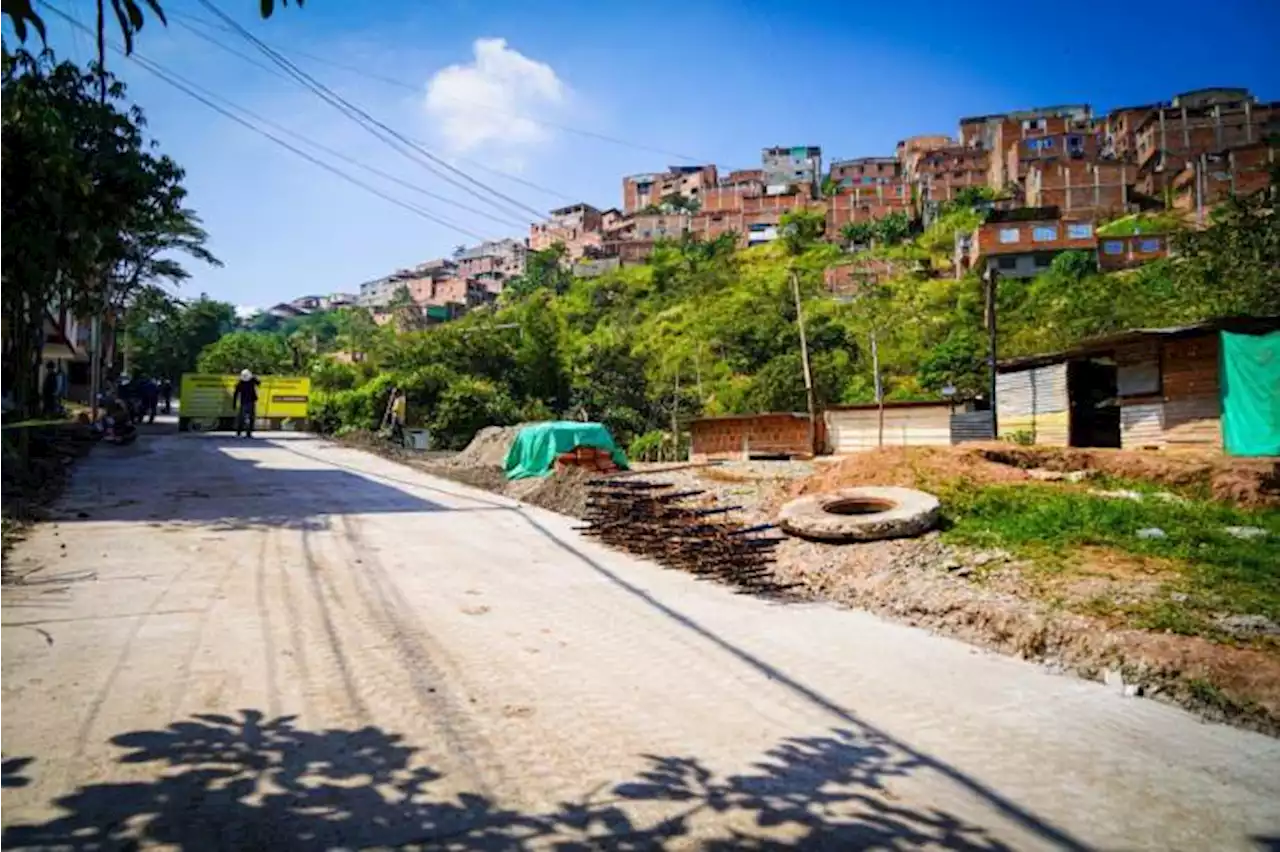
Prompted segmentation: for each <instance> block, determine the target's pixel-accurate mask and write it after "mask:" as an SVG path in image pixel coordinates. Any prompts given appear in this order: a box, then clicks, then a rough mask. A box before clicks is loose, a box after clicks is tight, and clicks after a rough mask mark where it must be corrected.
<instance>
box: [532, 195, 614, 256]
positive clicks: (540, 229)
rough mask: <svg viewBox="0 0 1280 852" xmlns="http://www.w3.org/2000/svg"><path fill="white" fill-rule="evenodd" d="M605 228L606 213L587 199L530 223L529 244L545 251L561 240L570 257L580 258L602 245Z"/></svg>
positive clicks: (534, 249)
mask: <svg viewBox="0 0 1280 852" xmlns="http://www.w3.org/2000/svg"><path fill="white" fill-rule="evenodd" d="M613 212H615V213H616V211H613ZM603 230H604V214H603V213H602V212H601V211H600V210H598V209H597V208H595V207H593V206H591V205H590V204H586V203H579V204H571V205H569V206H568V207H561V208H559V209H558V210H552V211H551V218H550V219H548V220H547V221H545V222H538V223H536V224H534V225H531V226H530V227H529V248H530V250H532V251H545V250H546V249H549V248H551V247H552V246H553V245H555V244H556V243H561V244H563V245H564V247H565V249H566V250H567V252H568V258H569V260H577V259H578V258H580V257H582V256H583V255H584V254H586V252H587V251H588V250H589V249H591V248H593V247H598V246H599V245H600V243H601V242H602V241H603Z"/></svg>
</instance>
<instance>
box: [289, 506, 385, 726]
mask: <svg viewBox="0 0 1280 852" xmlns="http://www.w3.org/2000/svg"><path fill="white" fill-rule="evenodd" d="M310 533H311V531H310V530H308V529H307V528H306V527H303V528H302V531H301V542H302V559H303V566H302V567H303V571H305V572H306V575H307V583H308V584H309V585H310V587H311V598H312V600H314V601H315V603H316V606H317V608H318V609H319V612H320V621H321V624H322V626H323V628H324V635H325V641H326V642H327V643H328V645H329V649H330V650H331V651H332V652H333V656H334V663H335V664H336V665H337V667H338V676H339V677H340V678H341V679H342V687H343V691H344V693H345V694H346V696H347V702H348V703H349V704H350V705H351V709H352V711H353V712H354V713H356V715H357V716H359V717H360V719H361V720H362V721H365V722H368V721H369V720H370V715H369V707H368V705H367V704H365V703H364V699H363V698H361V697H360V692H359V690H358V689H357V688H356V682H355V678H354V677H353V676H352V673H351V662H350V660H349V659H348V658H347V652H346V649H345V648H343V645H342V639H341V637H340V636H339V633H338V630H337V628H336V627H335V625H334V623H333V613H332V612H331V611H330V609H329V603H328V601H326V600H325V592H324V589H323V588H322V587H321V585H320V582H319V571H320V566H319V564H318V563H317V562H316V558H315V553H314V552H313V551H312V548H311V535H310Z"/></svg>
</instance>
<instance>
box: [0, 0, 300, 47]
mask: <svg viewBox="0 0 1280 852" xmlns="http://www.w3.org/2000/svg"><path fill="white" fill-rule="evenodd" d="M279 3H280V5H281V6H288V5H289V0H279ZM294 3H295V4H296V5H297V6H302V4H303V0H294ZM108 4H109V5H110V7H111V11H112V13H114V15H115V19H116V25H117V27H118V29H119V31H120V36H121V38H123V39H124V45H125V52H126V53H132V52H133V37H134V36H135V35H136V34H137V33H138V32H140V31H141V30H142V27H143V25H144V24H145V23H146V13H145V12H144V11H143V10H144V8H145V9H147V10H149V13H150V14H152V15H154V16H155V17H156V18H157V19H159V21H160V23H161V24H164V25H165V26H168V23H169V22H168V20H166V19H165V16H164V9H163V7H162V5H161V4H160V2H159V0H141V2H139V0H96V5H97V13H98V27H97V34H98V44H99V54H101V45H102V42H103V40H104V38H105V37H106V9H107V6H108ZM275 7H276V0H259V2H258V11H259V13H260V14H261V15H262V17H263V18H270V17H271V15H272V14H273V13H274V12H275ZM0 14H3V15H4V17H5V18H7V19H8V20H9V23H10V25H11V26H12V27H13V33H14V35H16V36H17V37H18V41H20V42H25V41H26V40H27V35H28V33H27V28H28V27H30V28H31V29H33V30H35V31H36V33H37V34H38V35H39V36H40V40H41V41H42V42H47V40H48V39H47V34H46V30H45V25H44V18H42V17H41V16H40V15H39V14H38V13H37V12H36V10H35V9H34V8H33V6H32V3H31V0H4V5H3V9H2V10H0ZM98 59H99V61H101V59H102V56H101V55H99V57H98Z"/></svg>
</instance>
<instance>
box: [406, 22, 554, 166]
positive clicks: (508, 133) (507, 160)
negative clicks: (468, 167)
mask: <svg viewBox="0 0 1280 852" xmlns="http://www.w3.org/2000/svg"><path fill="white" fill-rule="evenodd" d="M473 49H474V51H475V58H474V60H473V61H471V62H469V63H466V64H462V65H450V66H448V67H447V68H442V69H441V70H439V71H437V72H436V73H435V74H434V75H432V77H431V79H430V80H429V81H428V83H427V96H426V104H425V105H426V111H427V115H428V116H429V117H430V118H431V119H432V120H433V122H434V125H435V132H436V135H437V136H438V137H439V138H440V140H441V142H442V143H443V145H444V147H445V148H446V149H447V150H448V151H449V152H450V153H453V154H467V153H475V152H484V153H486V154H488V155H491V156H493V157H494V158H495V159H496V160H497V161H498V162H501V163H503V164H504V165H505V166H507V167H512V166H516V167H518V166H519V165H520V163H521V162H522V161H523V158H524V155H525V154H526V153H527V152H528V151H529V150H530V149H532V148H536V147H538V146H540V145H543V144H545V143H546V142H547V141H548V140H549V139H550V138H551V130H550V129H549V128H548V127H547V126H546V125H543V124H539V123H538V120H540V119H545V118H547V117H549V116H550V115H552V114H554V113H555V112H556V111H557V110H559V109H560V108H561V107H563V105H564V103H565V101H566V100H567V98H568V95H569V89H568V87H567V86H566V85H565V83H564V81H562V80H561V79H560V77H559V76H558V75H557V74H556V72H555V70H554V69H553V68H552V67H551V66H550V65H548V64H546V63H545V62H539V61H537V60H535V59H530V58H529V57H527V56H525V55H524V54H522V53H520V51H518V50H515V49H514V48H511V47H508V46H507V40H506V39H502V38H481V39H476V42H475V44H474V45H473Z"/></svg>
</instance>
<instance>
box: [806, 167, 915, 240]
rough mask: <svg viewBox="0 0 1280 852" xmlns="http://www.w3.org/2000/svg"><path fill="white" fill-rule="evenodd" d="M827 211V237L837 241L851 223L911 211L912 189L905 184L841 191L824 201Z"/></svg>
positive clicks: (871, 220)
mask: <svg viewBox="0 0 1280 852" xmlns="http://www.w3.org/2000/svg"><path fill="white" fill-rule="evenodd" d="M824 203H825V205H826V210H827V230H826V233H827V238H828V239H830V240H836V239H839V236H840V229H841V228H843V227H844V226H845V225H847V224H849V223H850V222H873V221H875V220H876V219H883V218H884V217H885V216H888V215H889V214H890V213H907V214H910V213H911V210H912V200H911V187H910V185H909V184H907V182H906V181H903V180H899V181H898V182H897V183H893V184H879V185H876V186H870V187H864V186H857V187H854V188H852V189H847V190H845V189H842V190H841V191H840V192H838V193H836V194H835V195H833V196H831V197H830V198H827V199H825V201H824Z"/></svg>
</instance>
